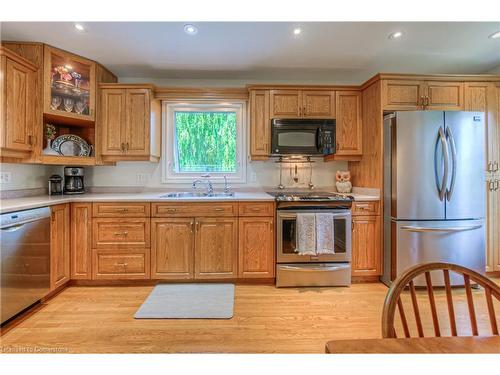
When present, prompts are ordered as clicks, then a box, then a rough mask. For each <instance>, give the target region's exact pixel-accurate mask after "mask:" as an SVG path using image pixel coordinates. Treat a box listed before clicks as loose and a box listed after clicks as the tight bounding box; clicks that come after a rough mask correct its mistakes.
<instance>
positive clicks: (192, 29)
mask: <svg viewBox="0 0 500 375" xmlns="http://www.w3.org/2000/svg"><path fill="white" fill-rule="evenodd" d="M184 32H185V33H186V34H188V35H195V34H197V33H198V28H197V27H196V26H195V25H190V24H187V25H184Z"/></svg>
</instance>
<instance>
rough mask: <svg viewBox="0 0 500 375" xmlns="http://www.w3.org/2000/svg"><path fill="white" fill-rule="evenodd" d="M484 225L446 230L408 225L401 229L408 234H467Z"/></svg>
mask: <svg viewBox="0 0 500 375" xmlns="http://www.w3.org/2000/svg"><path fill="white" fill-rule="evenodd" d="M482 226H483V225H482V224H479V225H469V226H466V227H444V228H438V227H417V226H413V225H408V226H404V227H401V229H403V230H406V231H408V232H465V231H467V230H474V229H479V228H481V227H482Z"/></svg>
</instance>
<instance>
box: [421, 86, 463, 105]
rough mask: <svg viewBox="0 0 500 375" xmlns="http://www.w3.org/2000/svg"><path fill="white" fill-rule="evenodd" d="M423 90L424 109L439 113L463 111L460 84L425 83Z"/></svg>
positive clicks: (461, 87)
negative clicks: (438, 111)
mask: <svg viewBox="0 0 500 375" xmlns="http://www.w3.org/2000/svg"><path fill="white" fill-rule="evenodd" d="M425 89H426V90H425V91H426V101H425V109H428V110H440V111H461V110H463V109H464V99H463V98H464V86H463V83H462V82H438V81H427V82H426V84H425Z"/></svg>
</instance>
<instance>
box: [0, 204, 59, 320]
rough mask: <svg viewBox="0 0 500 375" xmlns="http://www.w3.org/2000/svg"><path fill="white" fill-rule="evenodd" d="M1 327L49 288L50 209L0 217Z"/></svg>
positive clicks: (42, 295) (44, 293)
mask: <svg viewBox="0 0 500 375" xmlns="http://www.w3.org/2000/svg"><path fill="white" fill-rule="evenodd" d="M0 229H1V230H0V246H1V247H0V295H1V309H0V314H1V315H0V321H1V324H3V323H5V322H6V321H7V320H9V319H10V318H12V317H13V316H15V315H16V314H18V313H19V312H21V311H23V310H24V309H26V308H27V307H29V306H31V305H33V304H34V303H35V302H37V301H38V300H40V299H41V298H42V297H44V296H45V295H46V294H47V293H48V291H49V288H50V209H49V208H48V207H43V208H36V209H33V210H26V211H19V212H11V213H8V214H2V215H0Z"/></svg>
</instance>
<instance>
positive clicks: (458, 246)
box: [392, 220, 486, 286]
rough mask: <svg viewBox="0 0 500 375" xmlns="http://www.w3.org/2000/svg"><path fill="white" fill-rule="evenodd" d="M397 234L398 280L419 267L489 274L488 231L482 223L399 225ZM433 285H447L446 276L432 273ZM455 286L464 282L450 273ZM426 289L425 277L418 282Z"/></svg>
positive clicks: (471, 221)
mask: <svg viewBox="0 0 500 375" xmlns="http://www.w3.org/2000/svg"><path fill="white" fill-rule="evenodd" d="M392 227H393V230H396V231H397V232H396V238H397V241H396V265H397V275H398V276H399V275H400V274H401V273H402V272H404V271H405V270H406V269H408V268H410V267H412V266H415V265H417V264H420V263H427V262H447V263H455V264H459V265H461V266H464V267H467V268H470V269H473V270H475V271H477V272H479V273H484V272H485V270H486V263H485V262H486V261H485V228H484V221H483V220H454V221H399V222H393V226H392ZM431 275H432V283H433V285H436V286H438V285H444V280H443V275H442V273H439V272H433V273H431ZM450 277H451V283H452V284H453V285H463V278H462V277H460V276H458V275H456V274H455V273H453V272H452V273H450ZM415 285H417V286H424V285H425V279H424V277H423V276H422V277H419V278H417V279H415Z"/></svg>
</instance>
